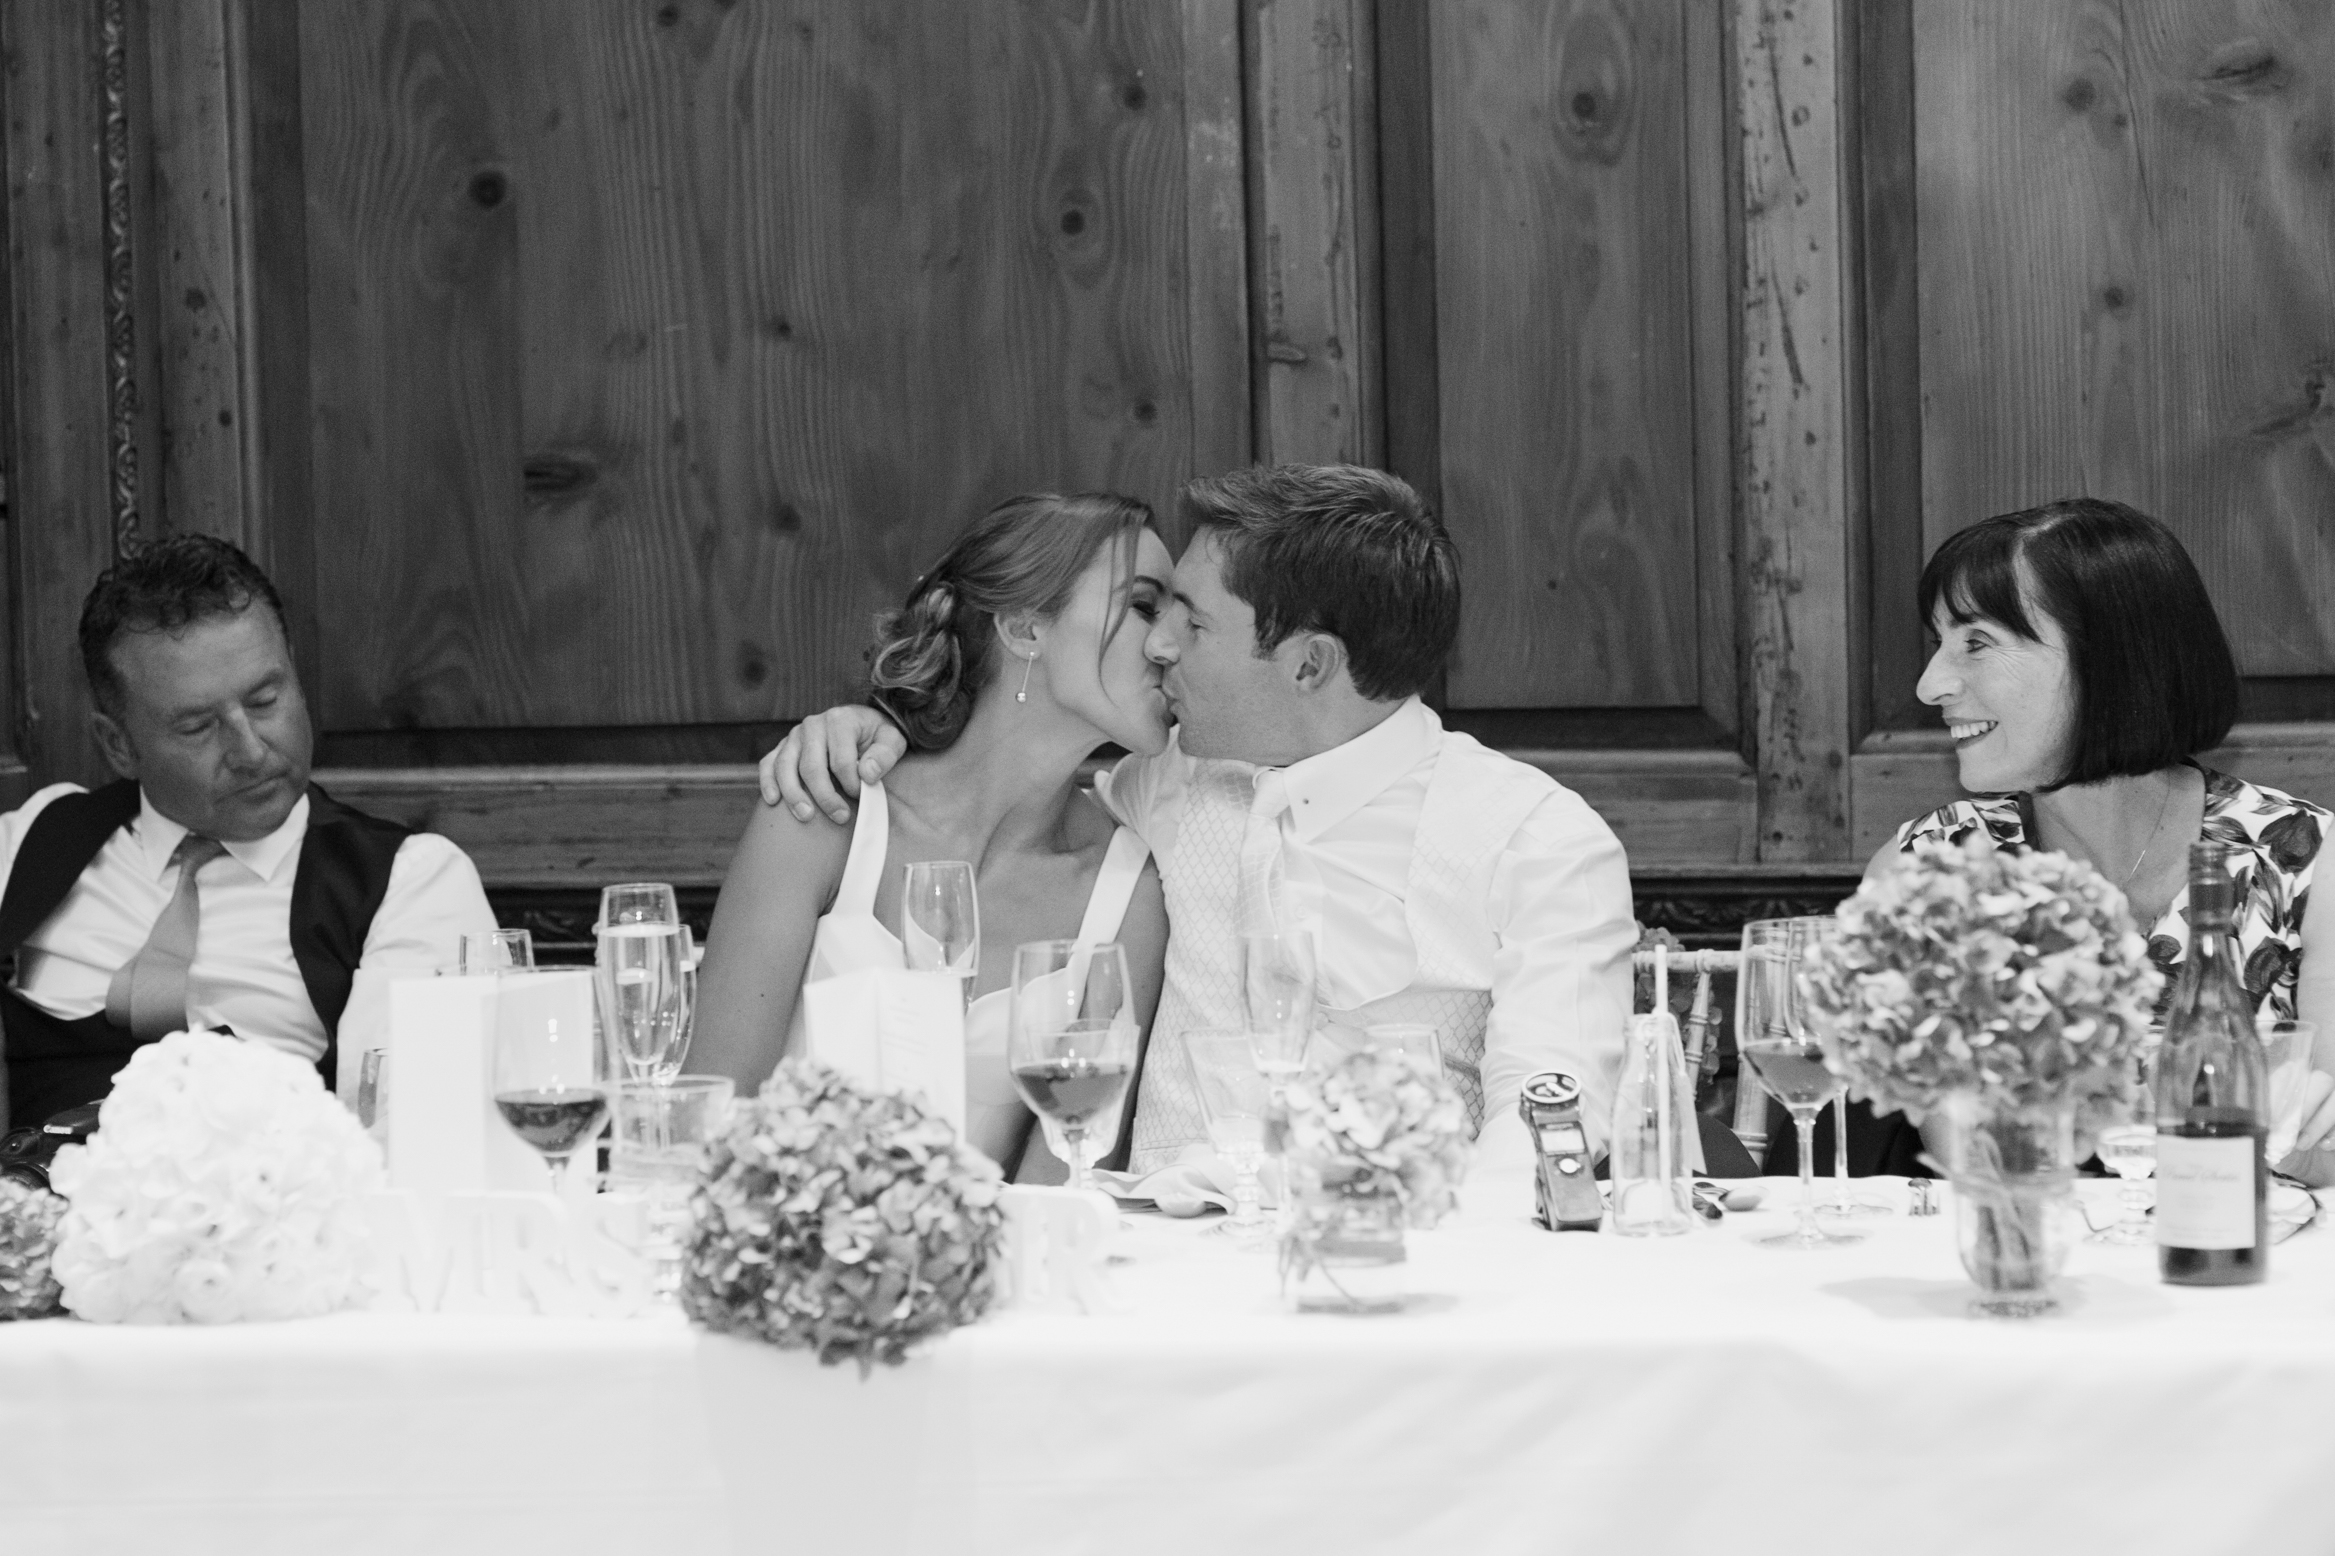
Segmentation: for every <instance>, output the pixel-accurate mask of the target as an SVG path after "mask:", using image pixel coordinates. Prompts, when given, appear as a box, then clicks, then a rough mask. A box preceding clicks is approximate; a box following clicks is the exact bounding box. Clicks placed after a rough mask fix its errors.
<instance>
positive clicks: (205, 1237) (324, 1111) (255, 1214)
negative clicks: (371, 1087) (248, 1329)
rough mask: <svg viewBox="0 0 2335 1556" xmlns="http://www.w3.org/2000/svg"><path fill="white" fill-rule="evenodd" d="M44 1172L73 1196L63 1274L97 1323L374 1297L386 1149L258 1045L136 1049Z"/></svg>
mask: <svg viewBox="0 0 2335 1556" xmlns="http://www.w3.org/2000/svg"><path fill="white" fill-rule="evenodd" d="M50 1177H51V1179H52V1181H53V1182H54V1183H55V1185H56V1188H57V1191H58V1192H59V1193H60V1194H62V1195H64V1196H65V1197H66V1199H68V1200H69V1201H71V1208H70V1209H69V1210H68V1211H67V1212H66V1214H65V1218H64V1221H63V1223H62V1225H61V1227H60V1228H59V1233H58V1244H57V1253H56V1259H55V1262H54V1268H55V1272H56V1278H57V1280H58V1282H59V1284H60V1285H62V1286H63V1287H64V1293H65V1296H64V1300H65V1306H66V1307H67V1308H69V1309H71V1310H72V1311H73V1312H75V1313H77V1314H79V1315H80V1316H81V1317H83V1318H86V1319H89V1320H91V1321H93V1322H97V1323H160V1324H170V1323H231V1322H235V1321H237V1320H242V1319H257V1318H298V1317H307V1316H311V1315H314V1314H319V1313H329V1312H332V1311H334V1310H336V1309H338V1308H342V1307H347V1306H349V1305H350V1304H351V1303H353V1302H356V1301H358V1300H361V1299H362V1298H363V1296H364V1295H365V1290H364V1284H363V1276H362V1270H363V1267H364V1262H365V1243H366V1238H367V1235H368V1234H367V1229H366V1222H365V1211H364V1198H365V1196H366V1195H367V1194H368V1193H370V1192H372V1191H373V1190H375V1189H377V1188H379V1187H380V1186H381V1153H380V1150H379V1149H378V1148H377V1147H376V1146H375V1145H374V1144H373V1142H372V1141H371V1140H370V1139H368V1138H367V1137H366V1135H365V1132H364V1130H363V1129H361V1128H359V1127H358V1125H357V1122H356V1120H355V1119H354V1118H352V1117H351V1116H350V1115H349V1113H348V1111H347V1109H345V1108H343V1107H342V1106H341V1105H340V1104H339V1103H338V1102H336V1101H335V1100H334V1099H333V1098H332V1096H331V1095H330V1094H329V1093H327V1092H326V1091H325V1089H324V1087H323V1084H322V1082H321V1081H320V1080H319V1079H318V1077H317V1074H316V1071H315V1069H314V1068H313V1067H312V1066H309V1065H306V1064H303V1063H301V1062H300V1061H299V1060H297V1059H295V1058H292V1057H291V1056H290V1055H288V1054H285V1053H281V1052H279V1051H278V1050H276V1049H273V1048H270V1047H268V1046H266V1045H265V1044H261V1043H245V1042H239V1041H237V1040H236V1039H234V1038H231V1037H227V1036H225V1035H223V1034H221V1033H217V1032H174V1033H172V1034H170V1035H169V1036H168V1037H165V1038H163V1039H162V1040H161V1041H160V1042H158V1043H151V1044H148V1045H147V1046H145V1047H142V1048H140V1049H139V1050H138V1051H137V1052H136V1053H134V1054H132V1055H131V1057H130V1062H129V1064H128V1066H127V1067H125V1068H124V1069H123V1071H122V1073H121V1075H120V1076H119V1077H118V1078H117V1079H116V1080H115V1082H114V1089H113V1092H112V1094H111V1095H110V1096H108V1097H107V1098H106V1100H105V1104H104V1106H103V1107H102V1109H101V1110H100V1111H99V1113H98V1132H97V1134H96V1135H95V1136H94V1137H92V1139H91V1140H90V1142H89V1143H88V1144H87V1145H80V1146H67V1147H66V1148H65V1149H64V1150H62V1151H60V1152H58V1153H57V1159H56V1161H55V1163H54V1164H53V1165H52V1167H51V1170H50Z"/></svg>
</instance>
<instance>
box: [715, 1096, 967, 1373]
mask: <svg viewBox="0 0 2335 1556" xmlns="http://www.w3.org/2000/svg"><path fill="white" fill-rule="evenodd" d="M1003 1190H1004V1183H1003V1181H1002V1178H1001V1175H1000V1174H999V1172H998V1170H997V1165H996V1163H994V1162H992V1161H990V1160H989V1158H988V1157H986V1156H984V1155H982V1154H981V1153H980V1152H979V1151H976V1150H974V1149H973V1148H972V1147H970V1146H967V1145H965V1144H963V1143H961V1142H960V1141H959V1140H958V1139H957V1132H956V1129H955V1128H954V1127H953V1126H951V1125H950V1124H949V1122H948V1121H947V1120H946V1119H943V1118H937V1117H935V1116H933V1115H932V1114H930V1113H927V1112H926V1111H925V1110H924V1109H923V1108H922V1107H921V1106H919V1105H918V1104H917V1103H916V1102H915V1101H913V1100H911V1099H909V1098H907V1097H903V1096H898V1095H894V1094H890V1093H870V1092H866V1091H862V1090H860V1089H859V1088H858V1087H856V1086H854V1085H853V1084H852V1083H851V1082H850V1081H848V1080H846V1079H845V1078H844V1077H843V1076H842V1075H841V1074H840V1073H838V1072H837V1071H835V1070H832V1069H829V1068H828V1067H827V1066H825V1065H822V1064H814V1063H810V1062H808V1061H803V1060H790V1061H788V1062H787V1063H785V1064H782V1065H780V1066H779V1067H778V1069H777V1071H776V1072H775V1073H774V1074H772V1076H771V1077H770V1079H769V1080H768V1081H767V1082H765V1083H764V1084H763V1087H762V1091H761V1093H760V1095H758V1096H756V1097H755V1098H754V1099H753V1100H752V1101H751V1102H748V1103H746V1104H744V1105H742V1106H740V1107H739V1108H738V1109H737V1111H736V1112H735V1114H733V1115H732V1118H731V1121H730V1128H729V1132H728V1134H726V1135H725V1136H724V1137H723V1138H722V1139H720V1140H717V1141H716V1142H714V1145H713V1147H712V1149H711V1150H710V1151H709V1152H708V1153H707V1157H706V1164H705V1173H704V1177H703V1179H702V1180H701V1181H700V1183H699V1185H698V1188H697V1192H696V1194H695V1196H694V1197H693V1199H692V1202H691V1214H692V1217H693V1222H694V1224H693V1226H692V1228H691V1232H690V1240H689V1247H688V1250H687V1252H686V1255H685V1257H684V1262H683V1266H682V1277H681V1306H682V1310H683V1311H684V1312H686V1313H687V1314H688V1315H689V1316H690V1317H691V1318H692V1319H694V1320H696V1321H697V1322H698V1323H700V1324H703V1325H704V1326H705V1327H707V1328H709V1329H713V1330H717V1331H721V1332H724V1333H732V1334H742V1335H748V1336H752V1337H754V1338H757V1339H761V1340H766V1341H768V1342H769V1343H771V1344H772V1345H777V1346H783V1347H790V1348H798V1349H805V1350H812V1351H816V1352H817V1353H818V1356H819V1360H820V1361H821V1362H823V1363H825V1364H827V1365H830V1366H832V1365H834V1364H835V1363H837V1362H840V1361H842V1360H844V1359H845V1358H846V1357H849V1358H852V1359H854V1360H856V1361H857V1362H858V1363H859V1366H860V1372H861V1374H862V1375H863V1376H864V1375H865V1374H866V1373H867V1372H868V1371H870V1370H871V1368H872V1366H873V1364H874V1363H876V1362H884V1363H887V1364H891V1365H898V1364H899V1363H900V1362H901V1361H903V1360H905V1359H906V1358H907V1354H908V1350H909V1348H910V1347H911V1346H912V1345H914V1344H915V1343H916V1342H917V1341H919V1340H921V1339H924V1338H925V1337H927V1336H929V1335H936V1334H941V1333H944V1332H946V1331H947V1330H950V1329H953V1328H955V1327H957V1326H958V1325H960V1324H969V1323H972V1322H973V1321H974V1320H975V1319H977V1318H979V1317H980V1316H981V1315H982V1314H983V1313H985V1312H987V1311H988V1309H989V1305H990V1302H991V1301H992V1300H993V1298H994V1296H995V1289H996V1288H995V1282H994V1279H993V1275H992V1270H993V1268H994V1266H995V1264H996V1261H997V1255H998V1249H999V1247H1000V1244H1001V1242H1002V1240H1003V1237H1004V1232H1005V1211H1004V1209H1003V1207H1002V1206H1001V1205H1000V1204H999V1203H998V1200H999V1196H1000V1194H1001V1193H1002V1192H1003Z"/></svg>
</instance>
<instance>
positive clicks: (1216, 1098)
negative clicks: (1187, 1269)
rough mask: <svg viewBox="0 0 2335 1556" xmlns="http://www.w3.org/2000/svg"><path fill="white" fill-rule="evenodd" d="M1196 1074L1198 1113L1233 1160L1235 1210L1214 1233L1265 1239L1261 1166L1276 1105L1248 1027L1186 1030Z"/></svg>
mask: <svg viewBox="0 0 2335 1556" xmlns="http://www.w3.org/2000/svg"><path fill="white" fill-rule="evenodd" d="M1184 1048H1185V1050H1186V1051H1187V1052H1188V1053H1189V1054H1190V1055H1191V1056H1192V1074H1193V1076H1194V1078H1195V1079H1197V1080H1198V1082H1199V1085H1200V1113H1201V1116H1202V1117H1203V1118H1204V1119H1206V1120H1207V1124H1208V1143H1209V1144H1210V1145H1212V1146H1214V1147H1215V1148H1216V1154H1217V1155H1219V1156H1221V1157H1223V1158H1224V1159H1225V1160H1226V1161H1227V1162H1229V1163H1231V1164H1232V1173H1233V1186H1232V1216H1231V1219H1229V1220H1227V1221H1225V1222H1224V1223H1223V1224H1221V1225H1220V1226H1218V1227H1217V1228H1216V1233H1215V1235H1217V1236H1220V1237H1226V1238H1229V1239H1231V1240H1232V1241H1233V1242H1236V1243H1238V1244H1240V1245H1241V1246H1242V1247H1244V1248H1245V1247H1250V1246H1253V1245H1255V1244H1257V1243H1260V1242H1262V1241H1264V1239H1265V1234H1266V1227H1265V1219H1264V1217H1263V1216H1261V1215H1259V1214H1258V1210H1257V1171H1258V1169H1259V1168H1260V1167H1262V1166H1263V1165H1264V1161H1265V1130H1266V1125H1267V1122H1268V1120H1269V1119H1270V1117H1271V1115H1272V1111H1273V1092H1272V1088H1271V1087H1270V1086H1269V1085H1267V1084H1266V1081H1265V1075H1264V1072H1263V1071H1262V1070H1259V1069H1258V1068H1257V1057H1256V1050H1255V1049H1254V1048H1253V1047H1252V1046H1251V1045H1250V1043H1249V1035H1248V1034H1247V1033H1246V1032H1186V1033H1185V1034H1184Z"/></svg>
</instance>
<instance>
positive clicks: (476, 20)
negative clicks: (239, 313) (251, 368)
mask: <svg viewBox="0 0 2335 1556" xmlns="http://www.w3.org/2000/svg"><path fill="white" fill-rule="evenodd" d="M300 14H301V46H302V59H301V94H302V100H303V131H304V147H305V151H306V156H307V164H306V191H305V192H306V196H307V203H308V221H307V237H308V256H309V276H308V288H309V292H308V295H309V340H310V347H311V352H312V361H313V364H314V366H313V369H312V372H311V375H310V382H311V393H312V396H313V406H314V409H313V417H312V426H313V429H314V441H313V445H312V447H313V471H314V492H315V497H314V508H313V513H314V518H313V524H314V527H315V546H316V578H315V581H314V590H315V593H316V595H317V597H318V598H319V600H321V601H329V602H330V606H329V611H328V613H327V614H325V615H324V616H323V617H322V619H321V623H320V625H321V637H322V644H321V649H320V659H321V663H320V665H319V666H317V667H316V669H315V671H314V672H312V673H311V675H310V677H309V680H310V686H311V695H312V696H313V697H314V698H315V700H316V703H317V706H318V709H319V712H320V717H321V722H322V723H323V724H324V726H325V727H327V728H334V727H341V726H353V727H358V728H373V727H380V726H383V725H389V726H396V725H407V724H421V723H466V722H476V721H479V720H480V719H481V718H483V717H485V716H487V715H488V714H490V713H492V712H496V711H500V710H503V709H506V708H507V709H510V710H511V711H512V712H514V713H515V714H516V715H517V719H518V720H519V721H532V719H533V718H534V716H535V709H534V708H533V707H532V706H530V704H529V702H528V699H527V698H526V696H525V690H524V687H511V686H509V685H508V684H507V682H505V681H504V680H503V679H501V678H502V677H505V676H508V675H509V674H510V673H511V671H510V667H512V666H515V665H518V664H522V663H527V662H528V656H527V655H526V653H525V651H524V648H523V646H522V641H521V633H520V632H519V631H517V630H515V629H516V628H517V625H518V610H519V607H520V605H521V601H520V599H518V598H515V597H514V596H513V595H512V593H511V592H510V591H509V590H508V589H507V588H503V587H498V585H499V584H502V583H503V582H504V581H506V580H508V579H509V577H510V576H511V573H510V569H511V565H512V564H511V560H510V553H511V538H512V537H511V535H510V525H511V521H512V520H513V518H514V517H515V516H516V515H517V513H518V511H519V509H520V450H521V443H520V419H519V418H520V400H519V387H520V347H521V340H520V337H519V334H518V316H517V312H516V308H515V296H516V289H517V285H518V227H517V213H516V207H517V203H518V200H519V199H521V198H528V197H531V196H530V192H527V191H519V190H515V189H514V183H513V178H512V173H511V168H510V149H511V140H512V135H511V131H510V128H509V126H508V125H507V124H506V122H505V111H506V107H507V106H509V105H510V104H511V101H512V94H511V90H510V88H511V83H512V82H513V81H514V80H517V79H521V78H522V76H523V73H522V72H521V71H519V70H517V69H516V68H515V67H516V66H517V63H518V61H517V56H516V52H515V43H516V37H515V35H514V32H513V28H512V23H513V21H514V19H515V17H516V16H517V14H518V11H517V8H515V7H506V6H500V5H496V6H473V5H468V4H464V3H461V0H316V3H312V4H309V5H306V6H304V7H303V8H302V10H301V13H300ZM544 668H545V670H546V671H554V670H556V669H566V670H569V671H570V672H572V671H573V670H575V669H576V668H577V667H573V666H566V667H553V666H546V667H544ZM509 721H510V720H503V722H509Z"/></svg>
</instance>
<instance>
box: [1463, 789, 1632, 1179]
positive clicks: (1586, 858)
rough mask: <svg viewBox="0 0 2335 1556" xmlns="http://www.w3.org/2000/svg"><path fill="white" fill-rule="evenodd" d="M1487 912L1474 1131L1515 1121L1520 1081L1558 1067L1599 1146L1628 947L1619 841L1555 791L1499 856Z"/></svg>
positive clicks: (1614, 1071)
mask: <svg viewBox="0 0 2335 1556" xmlns="http://www.w3.org/2000/svg"><path fill="white" fill-rule="evenodd" d="M1490 907H1491V914H1490V917H1491V922H1492V928H1493V932H1494V934H1495V936H1496V937H1497V942H1498V943H1497V946H1496V949H1495V950H1494V952H1493V962H1492V969H1493V970H1492V1016H1491V1024H1490V1027H1489V1029H1488V1030H1487V1032H1486V1033H1485V1037H1484V1062H1483V1084H1484V1133H1485V1135H1487V1136H1489V1135H1491V1134H1492V1131H1493V1127H1494V1125H1495V1123H1498V1122H1500V1121H1502V1120H1512V1119H1513V1118H1514V1115H1515V1112H1516V1099H1517V1095H1518V1093H1519V1092H1521V1091H1522V1089H1523V1086H1524V1082H1525V1081H1526V1080H1528V1079H1529V1078H1531V1077H1532V1076H1534V1075H1537V1074H1538V1073H1540V1072H1541V1071H1543V1070H1562V1071H1564V1072H1566V1073H1567V1074H1569V1075H1571V1076H1572V1077H1573V1078H1574V1079H1576V1080H1578V1081H1579V1082H1580V1083H1581V1110H1582V1117H1583V1122H1584V1123H1585V1124H1586V1125H1587V1127H1588V1130H1589V1134H1590V1137H1591V1141H1592V1143H1593V1144H1595V1145H1598V1146H1602V1145H1603V1142H1604V1140H1605V1131H1606V1129H1607V1127H1608V1120H1609V1119H1610V1117H1611V1115H1612V1112H1613V1095H1614V1087H1615V1085H1616V1084H1617V1083H1618V1082H1619V1079H1620V1073H1621V1060H1622V1028H1623V1025H1624V1023H1625V1022H1626V1020H1627V1018H1628V1016H1629V1010H1630V998H1631V995H1630V953H1631V952H1632V950H1634V949H1635V947H1636V945H1637V938H1638V926H1637V920H1636V917H1635V915H1634V913H1633V911H1632V907H1631V901H1630V867H1629V858H1628V856H1627V855H1626V854H1625V853H1624V852H1623V851H1622V845H1621V840H1620V839H1619V838H1616V837H1615V836H1614V835H1613V829H1612V828H1611V827H1608V826H1607V825H1606V824H1605V821H1604V820H1603V818H1601V817H1600V816H1599V815H1598V814H1597V813H1596V812H1595V811H1593V810H1591V809H1590V808H1589V807H1588V805H1587V804H1585V803H1584V802H1583V801H1582V799H1581V797H1580V796H1579V795H1576V794H1574V793H1573V792H1571V791H1570V790H1559V791H1558V792H1557V793H1555V794H1552V795H1550V796H1549V797H1548V799H1546V800H1545V801H1543V802H1542V803H1541V805H1540V807H1539V808H1538V809H1536V810H1535V811H1534V812H1533V813H1532V814H1531V815H1530V816H1528V817H1526V818H1525V821H1524V824H1523V825H1522V826H1521V827H1519V828H1517V831H1516V835H1515V836H1514V837H1513V838H1512V839H1511V840H1510V841H1509V845H1508V847H1507V848H1506V849H1505V850H1504V851H1503V852H1502V854H1501V856H1500V860H1499V863H1498V864H1497V865H1496V866H1495V867H1494V869H1493V874H1492V891H1491V903H1490ZM1503 1133H1505V1129H1503Z"/></svg>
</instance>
